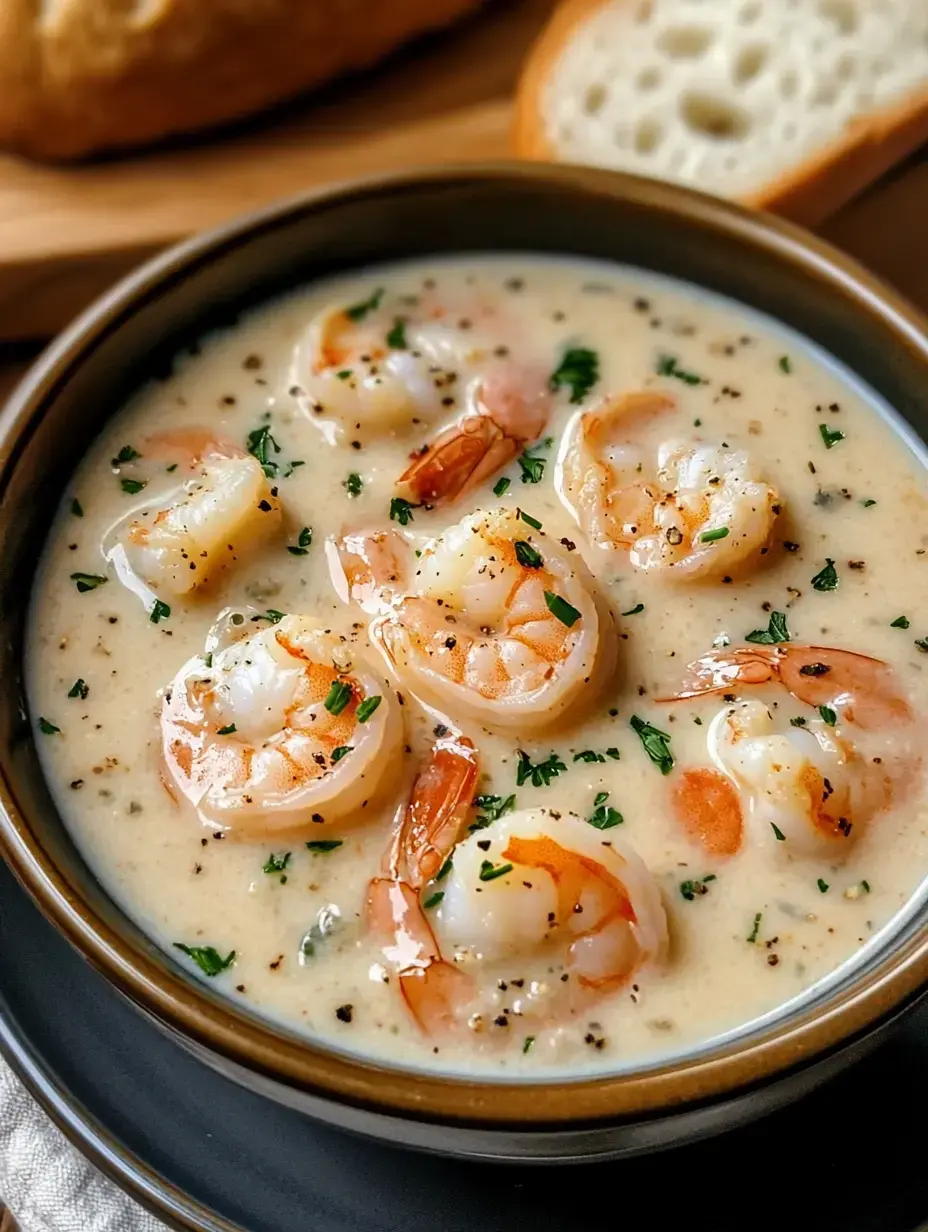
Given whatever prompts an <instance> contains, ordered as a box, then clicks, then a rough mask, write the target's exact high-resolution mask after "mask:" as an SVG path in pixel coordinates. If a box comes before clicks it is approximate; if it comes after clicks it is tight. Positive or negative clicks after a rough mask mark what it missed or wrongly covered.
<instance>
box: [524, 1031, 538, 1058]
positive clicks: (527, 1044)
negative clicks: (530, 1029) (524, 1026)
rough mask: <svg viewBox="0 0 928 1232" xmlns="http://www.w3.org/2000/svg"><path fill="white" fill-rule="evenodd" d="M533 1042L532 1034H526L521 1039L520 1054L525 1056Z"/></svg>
mask: <svg viewBox="0 0 928 1232" xmlns="http://www.w3.org/2000/svg"><path fill="white" fill-rule="evenodd" d="M534 1043H535V1037H534V1035H526V1037H525V1039H524V1040H523V1041H522V1055H523V1056H525V1055H526V1053H529V1052H531V1051H532V1045H533V1044H534Z"/></svg>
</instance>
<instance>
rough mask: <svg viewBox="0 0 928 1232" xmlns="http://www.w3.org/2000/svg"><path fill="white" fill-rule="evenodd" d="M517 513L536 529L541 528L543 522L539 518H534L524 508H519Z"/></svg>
mask: <svg viewBox="0 0 928 1232" xmlns="http://www.w3.org/2000/svg"><path fill="white" fill-rule="evenodd" d="M516 513H517V515H518V517H520V518H521V519H522V521H523V522H527V523H528V525H529V526H531V527H532V528H533V529H534V530H541V523H540V522H539V521H538V519H537V518H533V517H532V515H531V514H530V513H526V512H525V510H524V509H518V510H517V511H516Z"/></svg>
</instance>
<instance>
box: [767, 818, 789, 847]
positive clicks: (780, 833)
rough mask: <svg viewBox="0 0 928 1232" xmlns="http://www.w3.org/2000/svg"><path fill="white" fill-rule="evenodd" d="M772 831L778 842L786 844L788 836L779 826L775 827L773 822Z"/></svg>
mask: <svg viewBox="0 0 928 1232" xmlns="http://www.w3.org/2000/svg"><path fill="white" fill-rule="evenodd" d="M770 829H771V830H772V831H773V837H774V838H775V839H776V840H777V842H778V843H785V842H786V835H785V834H784V833H783V831H782V830H781V829H780V827H779V826H777V825H774V823H773V822H772V821H771V823H770Z"/></svg>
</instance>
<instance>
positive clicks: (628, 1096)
mask: <svg viewBox="0 0 928 1232" xmlns="http://www.w3.org/2000/svg"><path fill="white" fill-rule="evenodd" d="M475 181H479V182H481V183H482V184H484V185H487V184H493V183H499V184H500V185H502V186H505V185H506V184H509V185H513V184H515V183H519V184H525V183H531V184H539V185H541V184H545V185H547V186H549V187H552V188H555V189H558V190H560V191H561V192H563V193H566V194H570V193H573V194H575V195H576V196H577V197H578V199H579V198H582V197H583V196H590V195H592V196H601V197H605V198H607V199H611V200H622V201H624V202H625V203H626V204H633V205H638V206H644V207H646V208H647V209H649V210H651V211H657V212H659V213H663V214H669V215H671V216H673V217H676V218H678V219H685V220H688V221H690V222H692V223H694V224H697V225H699V226H701V227H702V228H703V229H704V230H705V231H706V232H707V233H713V234H715V235H716V236H717V237H719V236H723V235H724V236H728V237H729V238H732V239H735V240H737V241H740V242H741V243H743V244H747V245H749V246H751V247H753V248H755V249H756V250H759V251H760V252H761V253H764V254H766V255H767V256H769V257H773V258H775V259H777V260H778V261H781V262H785V263H786V264H787V265H789V266H791V267H792V268H794V269H796V270H797V272H798V271H799V270H801V271H802V272H803V273H804V274H805V275H806V276H810V275H811V276H812V277H813V278H817V279H818V280H819V281H820V282H822V283H823V284H825V285H826V286H827V287H828V288H829V290H830V292H831V293H832V294H843V295H844V296H846V297H848V298H849V299H851V300H852V301H853V302H854V304H855V311H856V312H857V313H858V314H859V315H860V316H861V319H865V318H866V317H867V316H868V315H869V316H870V318H871V319H876V320H878V321H879V322H880V323H881V324H882V325H883V326H884V328H885V329H887V330H888V331H889V332H890V333H891V334H892V335H894V337H895V339H896V341H897V342H898V343H899V344H901V345H902V346H904V347H905V348H907V349H909V350H911V351H912V352H913V353H915V355H916V357H917V359H918V360H919V362H921V363H922V364H923V365H924V367H925V373H926V377H928V319H926V318H925V317H923V316H922V315H921V314H920V313H919V312H918V311H917V310H916V309H915V308H914V307H912V306H911V305H910V304H908V303H907V302H906V301H905V300H904V299H903V298H902V297H901V296H900V295H898V294H897V293H896V292H895V291H893V290H892V289H891V288H890V287H888V286H886V285H884V284H883V283H882V282H881V281H880V280H879V279H878V278H876V277H875V276H874V275H872V274H871V273H869V272H868V271H867V270H866V269H865V268H864V267H863V266H861V265H859V264H858V263H857V262H856V261H855V260H854V259H852V258H850V257H848V256H846V255H844V254H843V253H841V252H839V251H838V250H837V249H835V248H833V247H832V246H831V245H829V244H828V243H826V242H825V241H822V240H820V239H819V238H818V237H816V236H813V235H811V234H809V233H808V232H805V231H803V230H802V229H800V228H798V227H796V226H794V225H793V224H791V223H788V222H785V221H783V220H782V219H778V218H774V217H773V216H770V215H763V214H759V213H756V212H752V211H749V210H747V209H745V208H742V207H740V206H737V205H734V204H732V203H729V202H726V201H722V200H720V199H718V198H714V197H709V196H706V195H703V194H700V193H696V192H694V191H692V190H690V189H686V188H683V187H680V186H677V185H671V184H668V183H664V182H661V181H656V180H649V179H644V178H642V177H638V176H631V175H626V174H623V173H619V172H607V171H600V170H596V169H592V168H585V167H573V166H555V165H547V164H540V163H517V162H490V163H475V164H472V163H467V164H463V165H451V166H442V167H438V168H423V169H412V170H405V171H402V172H397V173H392V174H389V175H376V176H370V177H365V178H363V179H359V180H354V181H349V182H347V183H339V184H336V185H329V186H327V187H324V188H322V189H317V190H313V191H310V192H308V193H301V194H299V195H297V196H295V197H293V198H290V199H288V200H285V201H282V202H277V203H273V204H271V205H269V206H266V207H264V208H262V209H259V210H257V211H254V212H251V213H248V214H246V215H243V216H241V217H238V218H235V219H233V220H231V221H230V222H227V223H225V224H223V225H221V226H219V227H217V228H214V229H212V230H210V231H207V232H205V233H203V234H201V235H197V236H194V237H193V238H191V239H188V240H185V241H183V242H182V243H180V244H177V245H174V246H172V247H170V248H169V249H167V250H166V251H165V252H163V253H161V254H159V255H157V256H155V257H154V258H152V259H150V260H148V261H146V262H145V263H144V264H143V265H141V266H140V267H139V268H138V269H137V270H135V271H134V272H132V273H130V274H129V275H128V276H126V277H125V278H123V279H122V280H121V281H120V282H118V283H117V284H116V285H115V286H114V287H113V288H112V289H111V290H110V291H108V292H107V293H105V294H104V295H103V296H101V297H100V298H98V299H97V300H96V301H95V302H94V303H93V304H92V305H90V307H89V308H87V309H86V310H85V311H84V312H82V313H81V314H80V315H79V316H78V317H77V319H76V320H75V321H74V322H73V323H72V324H71V325H70V326H69V327H68V328H67V329H66V330H65V331H64V332H63V333H62V334H61V335H59V337H58V338H57V339H56V340H54V341H53V342H52V343H51V344H50V345H49V347H48V348H47V349H46V350H45V351H44V352H43V354H42V355H41V356H40V357H39V358H38V360H37V361H36V362H35V364H34V365H33V366H32V368H31V369H30V370H29V372H28V373H27V374H26V375H25V377H24V378H23V380H22V381H21V382H20V384H19V385H18V387H17V388H16V389H15V390H14V391H13V393H12V394H11V396H10V398H9V399H8V400H7V402H6V405H5V408H4V410H3V412H2V414H0V474H2V476H4V478H2V479H0V500H2V498H3V494H4V491H5V488H6V482H7V480H6V478H5V477H6V476H8V475H9V474H10V473H11V471H12V469H13V468H14V467H15V465H16V458H17V455H18V453H19V452H20V450H21V448H22V446H23V442H24V440H25V439H27V438H28V435H29V433H30V431H31V429H32V427H33V426H34V424H35V422H37V420H38V419H39V418H40V416H41V413H42V408H43V406H44V405H45V403H46V402H47V401H48V400H49V399H50V398H51V397H53V396H54V392H55V390H56V389H57V388H59V387H60V386H61V384H62V382H65V381H67V379H68V377H69V373H70V372H71V371H72V370H74V369H76V368H77V367H79V365H80V363H81V362H82V360H83V358H84V357H85V355H86V354H87V353H88V352H90V351H91V350H92V349H93V347H94V346H95V345H97V344H98V343H99V342H100V340H101V339H102V338H103V337H105V336H107V335H109V334H111V333H113V332H114V331H116V330H118V329H119V327H120V324H121V323H122V322H123V321H125V320H126V319H127V318H128V317H130V316H131V315H132V313H133V312H135V311H136V310H137V309H138V308H139V307H140V306H141V305H142V304H144V302H145V301H146V300H147V299H148V298H149V297H150V296H152V295H157V294H160V293H162V292H163V291H164V290H165V289H166V288H168V287H170V286H171V285H172V284H173V283H174V282H175V281H177V280H178V279H181V278H183V277H184V275H185V272H187V271H189V270H191V269H192V268H195V267H197V266H199V265H202V264H209V262H211V261H212V260H214V259H216V258H217V257H219V256H221V255H222V254H224V253H225V252H227V251H229V250H230V249H234V248H235V247H237V246H238V245H239V244H241V243H242V242H243V241H244V240H245V239H247V238H249V237H253V236H254V235H256V234H260V233H261V232H262V231H266V230H269V229H274V228H275V227H279V226H282V225H286V224H287V223H288V222H289V221H290V220H291V219H292V218H293V217H295V216H298V215H300V214H302V213H305V212H312V211H317V210H325V209H331V208H338V207H339V206H343V205H345V204H347V203H348V202H351V201H359V200H363V199H366V198H376V197H377V196H378V195H379V194H396V193H406V194H411V193H415V191H416V190H417V189H418V188H420V187H421V188H426V189H427V188H430V187H434V186H436V185H441V186H444V187H453V186H455V185H458V186H465V185H467V184H473V183H474V182H475ZM0 849H2V853H3V855H4V858H5V859H6V861H7V863H8V864H9V865H10V867H11V869H12V870H13V872H14V874H15V875H16V877H17V879H18V880H19V881H20V883H21V884H22V885H23V886H24V887H25V889H26V890H27V891H28V892H29V893H30V895H31V896H32V898H33V899H34V900H35V901H36V903H37V904H38V906H39V908H40V910H41V911H42V912H43V914H44V915H45V916H46V917H47V918H48V919H49V920H50V921H51V922H52V923H53V924H54V925H55V927H56V928H57V929H58V930H59V931H60V932H61V933H63V935H64V936H65V937H66V938H67V939H68V940H69V941H70V942H71V944H72V945H74V946H75V948H76V949H77V950H78V951H79V952H80V953H81V954H82V955H83V956H84V957H85V958H86V959H88V960H89V961H90V962H91V963H92V965H93V966H94V967H96V968H97V969H98V970H99V971H101V972H102V973H103V974H104V976H106V978H107V979H108V980H109V981H110V982H111V983H112V984H113V985H114V986H115V987H116V988H117V989H118V990H120V991H121V992H123V993H124V994H125V995H126V996H128V997H129V998H130V1000H132V1001H133V1002H134V1003H135V1004H136V1005H138V1006H139V1007H140V1008H141V1009H143V1010H144V1011H147V1012H148V1013H149V1014H150V1015H151V1016H153V1017H154V1018H155V1019H156V1020H157V1021H159V1022H160V1023H161V1024H162V1025H164V1026H166V1027H167V1028H168V1029H169V1030H170V1031H171V1032H173V1033H174V1034H175V1035H176V1036H178V1037H179V1038H180V1039H181V1040H187V1041H189V1042H191V1043H193V1044H194V1045H195V1046H199V1047H200V1048H202V1049H205V1050H206V1051H207V1052H209V1053H211V1054H212V1055H213V1056H214V1057H215V1058H216V1059H217V1060H218V1061H219V1063H220V1065H221V1064H222V1062H226V1063H230V1064H231V1065H232V1066H233V1067H240V1068H241V1069H242V1070H244V1071H246V1072H249V1071H250V1072H251V1073H253V1074H255V1075H259V1076H261V1077H262V1078H265V1079H267V1078H269V1079H271V1080H272V1081H276V1082H278V1083H281V1084H283V1086H285V1087H290V1088H294V1089H296V1090H298V1091H303V1092H306V1093H308V1094H310V1095H313V1096H317V1097H321V1098H322V1099H324V1100H325V1099H328V1100H335V1101H336V1102H343V1103H346V1104H350V1105H354V1106H356V1107H361V1108H367V1109H371V1110H374V1111H377V1112H380V1113H384V1114H387V1115H389V1114H394V1115H399V1116H404V1117H407V1118H410V1117H411V1118H415V1119H421V1120H427V1121H433V1122H437V1123H450V1124H457V1125H464V1126H466V1125H470V1126H474V1127H478V1126H479V1127H485V1128H496V1129H505V1128H518V1129H522V1130H528V1129H532V1130H535V1129H540V1130H547V1129H552V1130H553V1129H565V1128H577V1127H579V1126H581V1125H595V1124H597V1123H606V1122H610V1121H611V1122H615V1121H617V1120H627V1119H643V1118H646V1117H652V1116H660V1115H668V1114H670V1113H672V1112H673V1110H674V1109H678V1108H682V1107H683V1106H687V1107H692V1106H694V1105H698V1104H704V1103H707V1102H715V1101H718V1100H720V1099H723V1098H725V1097H730V1096H732V1095H734V1094H735V1093H736V1092H738V1091H743V1090H745V1089H748V1088H750V1087H752V1086H755V1085H756V1084H758V1083H763V1082H767V1081H770V1080H771V1079H773V1078H774V1077H776V1076H778V1075H783V1074H785V1073H786V1072H788V1071H789V1070H792V1069H795V1068H796V1067H798V1066H803V1065H808V1064H810V1063H812V1061H814V1060H816V1059H818V1058H821V1057H823V1056H824V1055H826V1054H828V1053H831V1052H834V1051H836V1050H838V1049H840V1048H841V1047H843V1046H845V1045H847V1044H848V1043H850V1042H851V1041H852V1040H853V1039H855V1038H857V1037H859V1036H861V1035H863V1034H865V1033H867V1032H868V1031H869V1030H872V1029H873V1028H874V1027H875V1026H876V1025H877V1023H879V1022H881V1021H884V1020H886V1019H887V1018H889V1017H891V1016H893V1014H894V1013H895V1012H897V1011H898V1010H899V1009H900V1008H901V1007H902V1006H903V1005H904V1004H906V1003H908V1002H911V1001H912V1000H914V999H915V998H916V997H917V996H918V995H919V994H920V993H921V991H922V990H923V989H924V987H925V985H926V983H928V930H921V935H919V932H918V930H916V931H915V932H914V933H913V934H912V935H910V936H908V937H906V938H903V939H901V940H900V939H899V938H897V939H896V943H892V942H890V943H889V944H888V946H887V947H886V950H885V952H884V953H883V954H882V955H881V956H880V958H879V959H878V960H876V961H874V962H873V963H871V964H870V966H869V968H868V969H867V970H866V971H862V972H859V973H858V974H857V976H856V977H855V978H852V979H849V980H847V981H845V982H844V983H843V984H842V985H840V986H839V987H838V988H837V990H835V991H834V992H833V993H832V994H831V995H830V997H829V999H828V1001H827V1002H826V1004H825V1005H824V1006H819V1005H816V1004H814V1003H813V1004H811V1005H808V1006H806V1007H804V1008H803V1009H802V1010H800V1011H797V1012H796V1013H794V1014H793V1015H792V1016H790V1017H789V1018H788V1019H784V1020H778V1021H774V1022H773V1023H771V1024H770V1025H769V1026H767V1027H765V1028H763V1029H762V1030H761V1031H759V1032H758V1033H756V1034H755V1035H754V1036H748V1037H741V1038H734V1039H732V1040H730V1041H728V1042H726V1043H724V1044H722V1045H721V1046H720V1047H719V1048H718V1049H717V1050H715V1051H714V1052H712V1053H710V1054H709V1055H708V1056H705V1057H698V1056H697V1057H693V1058H689V1059H684V1060H680V1059H677V1060H673V1059H671V1060H670V1061H668V1063H666V1064H664V1065H656V1066H653V1067H649V1068H648V1069H647V1070H645V1071H643V1072H635V1071H632V1072H629V1073H624V1074H620V1075H612V1076H610V1075H596V1076H591V1077H586V1076H584V1077H583V1078H580V1079H577V1078H572V1079H551V1080H549V1081H543V1082H538V1081H534V1080H533V1081H523V1082H498V1081H496V1080H489V1081H476V1080H474V1079H473V1078H471V1077H470V1076H467V1077H465V1076H463V1075H462V1076H460V1077H453V1076H450V1075H448V1076H445V1075H440V1074H430V1073H425V1072H421V1071H418V1070H415V1071H414V1070H408V1069H407V1070H402V1069H398V1068H393V1067H387V1066H381V1065H378V1064H377V1063H376V1062H374V1061H368V1060H363V1059H361V1058H360V1057H357V1058H355V1057H352V1056H349V1055H347V1054H345V1053H342V1052H333V1051H331V1050H329V1049H327V1048H326V1047H325V1045H324V1044H321V1043H320V1044H318V1045H317V1044H316V1043H315V1042H314V1041H311V1040H305V1039H296V1038H295V1037H294V1036H293V1035H291V1034H289V1033H278V1032H276V1031H275V1030H274V1029H273V1027H272V1026H271V1024H270V1023H267V1024H264V1023H262V1022H260V1021H259V1020H257V1019H256V1018H254V1017H253V1016H251V1015H250V1014H245V1013H241V1012H239V1011H238V1010H237V1009H236V1007H235V1005H234V1003H233V1002H232V1001H228V1002H226V1001H225V1000H224V999H223V1000H222V1002H221V1004H220V1003H219V1001H218V1000H217V999H214V998H211V997H209V996H208V995H205V991H206V990H203V991H201V989H200V987H199V985H198V982H197V981H194V980H192V979H190V978H189V977H188V976H186V975H185V974H183V973H182V972H181V970H180V968H177V969H176V971H175V970H173V969H170V968H164V967H162V966H160V965H159V964H158V963H157V962H155V961H153V960H152V959H151V958H149V957H148V956H147V955H145V954H144V953H142V952H141V951H140V950H139V949H138V948H137V947H135V946H133V945H132V944H130V943H129V942H128V941H127V940H126V939H125V938H124V937H122V936H121V935H120V933H119V932H118V931H117V930H116V929H114V928H111V927H110V926H109V925H108V924H107V923H106V922H105V921H104V920H102V919H101V918H100V917H99V916H98V915H97V914H96V913H95V912H94V911H93V910H92V909H91V908H90V906H89V905H88V904H87V903H85V902H84V901H82V899H81V896H80V895H79V894H78V893H77V891H76V890H75V889H74V887H73V886H72V885H71V884H70V883H69V881H68V879H67V876H66V875H65V873H64V871H63V870H62V869H61V868H59V867H58V866H57V865H56V864H55V862H54V861H53V860H52V858H51V857H50V855H49V854H48V853H47V852H46V851H45V850H44V849H43V847H42V844H41V843H40V841H39V840H38V838H37V837H36V835H35V834H33V832H32V830H31V829H30V827H29V824H28V822H27V820H26V818H25V817H24V816H23V814H22V813H21V811H20V809H19V807H18V805H17V803H16V800H15V798H14V794H13V791H12V789H11V787H10V784H9V783H8V782H7V781H6V780H5V778H4V779H3V781H0ZM581 1096H582V1097H581Z"/></svg>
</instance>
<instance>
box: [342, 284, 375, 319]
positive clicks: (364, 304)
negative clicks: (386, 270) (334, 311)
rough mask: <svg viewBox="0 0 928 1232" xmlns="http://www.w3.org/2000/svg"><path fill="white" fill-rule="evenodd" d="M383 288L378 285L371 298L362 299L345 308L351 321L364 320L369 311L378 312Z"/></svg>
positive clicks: (346, 314)
mask: <svg viewBox="0 0 928 1232" xmlns="http://www.w3.org/2000/svg"><path fill="white" fill-rule="evenodd" d="M383 290H384V289H383V287H378V288H377V290H376V291H375V292H374V293H373V295H372V296H371V297H370V298H369V299H362V300H361V302H360V303H358V304H351V305H350V306H349V307H348V308H346V309H345V316H346V317H348V319H349V320H351V321H363V320H364V318H365V317H366V316H367V314H368V313H369V312H376V311H377V309H378V308H379V307H380V301H381V300H382V299H383Z"/></svg>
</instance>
